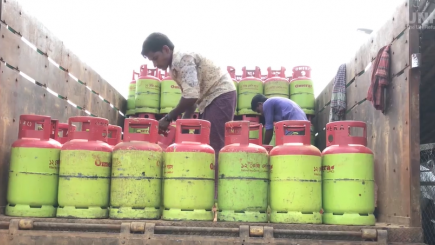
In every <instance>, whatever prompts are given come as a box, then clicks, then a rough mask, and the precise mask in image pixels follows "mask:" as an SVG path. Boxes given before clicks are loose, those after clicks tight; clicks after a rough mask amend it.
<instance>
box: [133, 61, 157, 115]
mask: <svg viewBox="0 0 435 245" xmlns="http://www.w3.org/2000/svg"><path fill="white" fill-rule="evenodd" d="M159 77H160V71H159V69H157V68H155V69H150V68H147V65H142V66H141V67H140V75H139V78H138V79H137V82H136V97H135V99H136V100H135V103H136V109H135V110H136V113H159V105H160V79H159Z"/></svg>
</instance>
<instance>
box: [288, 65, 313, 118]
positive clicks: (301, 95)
mask: <svg viewBox="0 0 435 245" xmlns="http://www.w3.org/2000/svg"><path fill="white" fill-rule="evenodd" d="M304 69H305V70H304ZM305 75H308V76H311V68H309V67H306V66H303V67H295V68H293V78H292V80H291V81H290V99H291V100H293V101H294V102H295V103H296V104H298V105H299V106H300V107H301V108H302V110H303V111H304V112H305V114H307V115H314V106H315V101H316V100H315V98H314V89H313V81H312V80H311V78H310V77H306V76H305Z"/></svg>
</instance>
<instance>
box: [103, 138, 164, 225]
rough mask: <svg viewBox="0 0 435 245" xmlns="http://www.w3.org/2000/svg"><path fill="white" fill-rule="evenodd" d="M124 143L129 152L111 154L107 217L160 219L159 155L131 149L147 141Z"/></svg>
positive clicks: (160, 164)
mask: <svg viewBox="0 0 435 245" xmlns="http://www.w3.org/2000/svg"><path fill="white" fill-rule="evenodd" d="M128 144H129V145H130V146H131V148H130V149H132V150H115V151H114V152H113V153H112V164H113V165H112V177H111V178H112V181H111V187H110V218H112V219H160V215H161V212H160V206H161V203H160V202H161V195H162V190H161V188H162V165H163V159H162V157H163V153H162V152H161V151H141V150H134V149H135V145H137V146H140V147H142V148H143V147H144V146H145V145H146V144H150V143H148V142H129V143H128ZM151 147H152V146H151ZM136 149H137V148H136Z"/></svg>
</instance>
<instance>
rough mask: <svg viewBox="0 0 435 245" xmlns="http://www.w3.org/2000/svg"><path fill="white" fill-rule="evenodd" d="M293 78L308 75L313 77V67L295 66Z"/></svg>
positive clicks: (307, 76)
mask: <svg viewBox="0 0 435 245" xmlns="http://www.w3.org/2000/svg"><path fill="white" fill-rule="evenodd" d="M292 72H293V73H292V78H293V79H295V78H300V77H306V78H309V79H311V67H309V66H295V67H293V70H292Z"/></svg>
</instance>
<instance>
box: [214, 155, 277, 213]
mask: <svg viewBox="0 0 435 245" xmlns="http://www.w3.org/2000/svg"><path fill="white" fill-rule="evenodd" d="M268 178H269V159H268V154H267V153H266V152H265V153H247V152H222V151H221V152H220V153H219V188H218V197H219V198H218V207H219V210H220V211H219V213H218V220H219V221H233V222H267V213H266V211H267V202H268V200H267V197H268V187H269V185H268V182H269V181H268Z"/></svg>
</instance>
